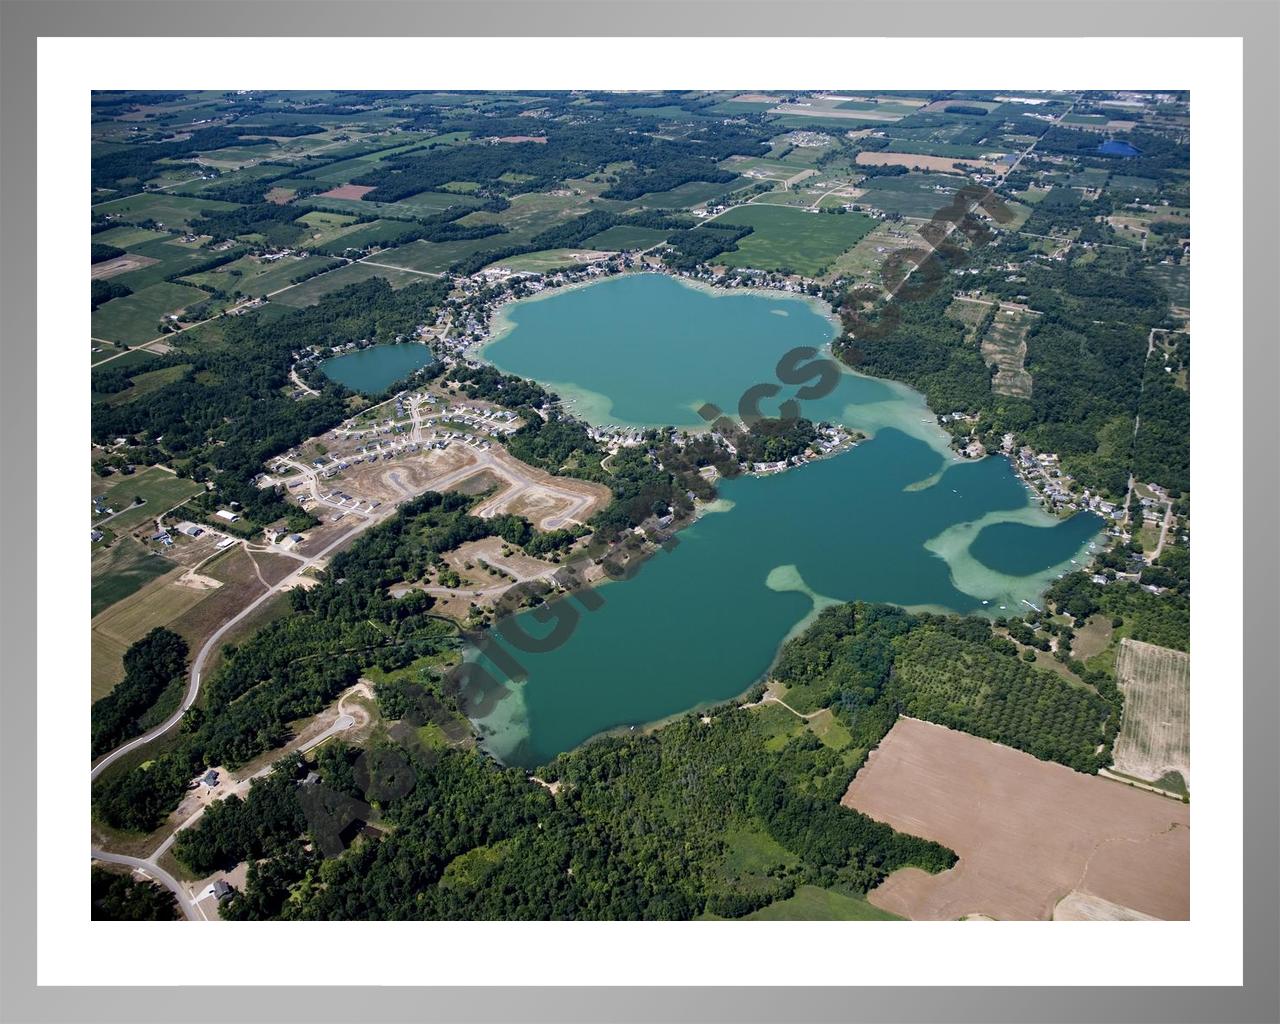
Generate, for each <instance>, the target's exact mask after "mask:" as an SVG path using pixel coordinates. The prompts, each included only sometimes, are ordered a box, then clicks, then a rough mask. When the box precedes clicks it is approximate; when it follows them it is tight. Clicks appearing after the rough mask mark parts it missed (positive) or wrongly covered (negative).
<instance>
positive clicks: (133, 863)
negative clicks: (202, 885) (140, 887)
mask: <svg viewBox="0 0 1280 1024" xmlns="http://www.w3.org/2000/svg"><path fill="white" fill-rule="evenodd" d="M89 855H90V857H91V858H92V859H93V860H100V861H103V862H104V863H106V864H123V865H124V866H125V867H128V868H133V870H134V871H140V872H142V874H144V875H147V876H148V877H150V878H152V879H154V880H155V881H157V882H159V883H160V884H161V885H163V886H164V887H165V888H166V889H168V890H169V891H170V892H171V893H173V895H174V897H175V898H176V899H177V901H178V906H179V907H180V908H181V909H182V914H183V916H184V917H185V918H186V919H187V920H188V921H199V920H200V919H201V915H200V913H199V911H197V910H196V905H195V902H194V901H193V900H192V899H191V897H190V896H188V895H187V890H186V889H184V888H183V887H182V886H181V885H179V884H178V880H177V879H176V878H174V877H173V875H171V874H169V872H167V871H165V870H164V869H163V868H159V867H156V865H155V864H153V863H152V862H151V861H149V860H141V859H139V858H138V857H126V856H125V855H124V854H122V853H108V852H107V851H106V850H99V849H98V848H97V847H91V848H90V850H89Z"/></svg>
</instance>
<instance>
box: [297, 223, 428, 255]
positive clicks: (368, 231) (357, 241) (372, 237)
mask: <svg viewBox="0 0 1280 1024" xmlns="http://www.w3.org/2000/svg"><path fill="white" fill-rule="evenodd" d="M412 229H413V225H412V224H407V223H405V222H404V221H402V220H375V221H372V222H370V223H368V224H356V225H353V226H352V227H350V228H347V229H344V230H343V231H342V232H341V233H339V234H336V235H334V236H333V237H332V238H330V239H329V240H328V241H327V242H324V243H320V244H315V245H313V246H312V248H314V249H318V250H320V251H321V252H323V253H326V254H328V255H330V256H341V255H342V252H343V251H344V250H346V249H365V248H368V247H369V246H372V245H385V244H386V243H388V242H391V241H393V240H395V239H398V238H403V237H404V236H405V233H406V232H407V231H410V230H412Z"/></svg>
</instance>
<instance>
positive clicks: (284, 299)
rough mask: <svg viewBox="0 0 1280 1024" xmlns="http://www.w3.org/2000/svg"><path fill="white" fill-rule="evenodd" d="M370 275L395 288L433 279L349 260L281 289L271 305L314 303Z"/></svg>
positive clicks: (364, 279)
mask: <svg viewBox="0 0 1280 1024" xmlns="http://www.w3.org/2000/svg"><path fill="white" fill-rule="evenodd" d="M415 244H416V243H415ZM379 262H381V261H379ZM371 277H381V278H385V279H386V280H387V281H388V282H390V284H391V287H392V288H403V287H405V285H410V284H419V283H420V282H422V281H429V280H431V279H430V278H429V277H424V276H423V275H422V274H415V273H412V272H411V271H406V270H396V269H388V268H387V267H375V266H372V265H370V264H368V263H348V264H347V265H346V266H342V267H339V268H338V269H337V270H331V271H329V273H327V274H321V275H320V276H319V277H313V278H311V280H310V281H303V282H302V284H300V285H297V286H296V287H293V288H290V289H289V290H288V291H286V292H281V293H280V294H279V295H277V296H276V297H275V298H273V299H272V300H271V304H272V305H276V304H277V303H278V304H279V305H282V306H288V307H291V308H293V309H299V308H301V307H303V306H314V305H315V304H316V303H317V302H319V301H320V299H321V298H322V297H323V296H325V295H328V294H329V293H330V292H335V291H337V290H338V289H339V288H345V287H347V285H351V284H357V283H359V282H360V281H367V280H369V278H371Z"/></svg>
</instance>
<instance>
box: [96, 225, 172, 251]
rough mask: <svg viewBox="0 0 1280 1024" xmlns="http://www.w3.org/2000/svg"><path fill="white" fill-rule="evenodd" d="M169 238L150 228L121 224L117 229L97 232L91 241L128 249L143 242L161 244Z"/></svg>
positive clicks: (163, 233) (161, 232)
mask: <svg viewBox="0 0 1280 1024" xmlns="http://www.w3.org/2000/svg"><path fill="white" fill-rule="evenodd" d="M170 237H172V236H170V235H168V234H166V233H165V232H163V231H152V230H151V229H150V228H135V227H131V226H130V225H127V224H122V225H120V227H118V228H111V229H109V230H107V231H99V232H98V233H97V234H96V235H94V236H93V240H94V241H95V242H101V243H103V244H104V245H114V246H115V247H116V248H117V249H129V248H132V247H133V246H135V245H142V244H143V243H144V242H163V241H164V240H165V239H166V238H170Z"/></svg>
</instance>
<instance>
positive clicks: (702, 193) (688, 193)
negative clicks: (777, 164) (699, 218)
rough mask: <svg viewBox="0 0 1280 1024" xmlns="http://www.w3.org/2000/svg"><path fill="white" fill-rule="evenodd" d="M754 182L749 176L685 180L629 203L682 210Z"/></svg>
mask: <svg viewBox="0 0 1280 1024" xmlns="http://www.w3.org/2000/svg"><path fill="white" fill-rule="evenodd" d="M752 184H754V182H753V181H752V179H750V178H737V179H735V180H733V181H727V182H719V183H717V182H713V181H687V182H685V183H684V184H683V185H678V186H676V187H675V188H673V189H671V190H669V191H667V192H650V193H648V194H647V195H643V196H641V197H640V198H639V199H636V200H633V201H632V203H631V205H633V206H640V207H643V208H644V209H646V210H684V209H687V208H689V207H691V206H700V205H701V204H703V203H705V202H708V201H709V200H711V199H718V198H719V197H720V196H722V195H725V194H726V193H728V192H735V191H737V190H738V189H740V188H746V187H747V186H748V185H752Z"/></svg>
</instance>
